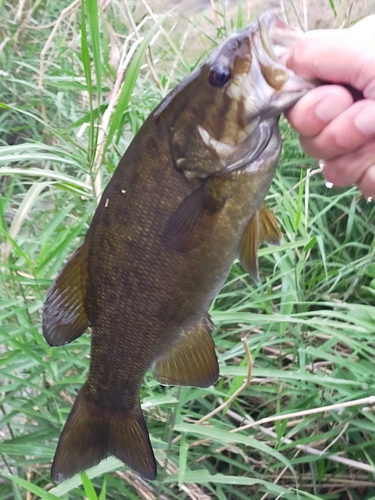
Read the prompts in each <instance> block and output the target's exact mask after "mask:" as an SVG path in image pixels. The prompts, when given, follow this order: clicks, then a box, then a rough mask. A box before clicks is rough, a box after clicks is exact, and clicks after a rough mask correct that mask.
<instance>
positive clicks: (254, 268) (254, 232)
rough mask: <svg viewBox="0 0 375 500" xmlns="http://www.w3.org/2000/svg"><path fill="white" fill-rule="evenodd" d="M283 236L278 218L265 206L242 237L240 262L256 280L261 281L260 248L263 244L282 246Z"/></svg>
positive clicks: (253, 218)
mask: <svg viewBox="0 0 375 500" xmlns="http://www.w3.org/2000/svg"><path fill="white" fill-rule="evenodd" d="M281 240H282V234H281V231H280V229H279V226H278V223H277V220H276V217H275V216H274V214H273V213H272V212H271V210H270V209H269V208H267V207H266V206H265V205H263V206H262V207H261V208H260V209H259V210H257V211H256V212H255V214H254V215H253V217H252V218H251V219H250V221H249V223H248V225H247V228H246V230H245V232H244V235H243V237H242V241H241V246H240V255H239V258H240V262H241V264H242V267H243V268H244V269H245V271H247V272H248V273H249V274H250V275H251V276H252V277H253V278H254V279H255V280H259V264H258V248H259V245H260V244H261V243H270V244H271V245H280V243H281Z"/></svg>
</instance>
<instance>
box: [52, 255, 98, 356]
mask: <svg viewBox="0 0 375 500" xmlns="http://www.w3.org/2000/svg"><path fill="white" fill-rule="evenodd" d="M86 289H87V271H86V257H85V251H84V247H80V248H79V249H78V250H77V251H76V252H75V253H74V254H73V256H72V257H71V259H70V260H69V261H68V263H67V264H66V265H65V267H64V268H63V270H62V271H61V273H60V274H59V275H58V276H57V278H56V279H55V281H54V282H53V284H52V286H51V288H50V290H49V292H48V295H47V300H46V302H45V304H44V308H43V319H42V325H43V335H44V338H45V339H46V341H47V342H48V344H49V345H50V346H58V345H63V344H68V343H69V342H71V341H72V340H74V339H76V338H77V337H79V336H80V335H81V334H82V333H83V332H84V331H85V330H86V329H87V327H88V326H89V322H88V319H87V315H86V312H85V300H86Z"/></svg>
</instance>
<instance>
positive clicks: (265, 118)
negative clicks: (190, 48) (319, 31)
mask: <svg viewBox="0 0 375 500" xmlns="http://www.w3.org/2000/svg"><path fill="white" fill-rule="evenodd" d="M298 36H299V32H298V30H296V29H295V28H292V27H290V26H289V25H287V24H286V23H284V22H283V21H282V20H281V19H280V18H279V17H278V16H277V15H276V14H275V13H274V12H273V11H266V12H264V13H263V14H262V15H261V16H260V17H259V18H258V20H257V21H256V22H255V23H253V24H251V25H250V26H247V27H246V28H244V29H242V30H241V31H239V32H238V33H235V34H234V35H232V36H230V37H229V38H228V39H227V40H226V41H225V42H224V43H222V44H221V45H220V46H219V47H218V48H217V49H216V50H215V51H214V52H213V53H212V55H211V56H210V57H209V58H208V59H207V60H206V61H205V62H204V63H203V64H202V65H201V66H200V67H199V68H198V69H197V70H196V71H195V72H194V73H193V74H192V75H191V77H190V78H188V80H187V83H186V85H185V86H184V83H183V84H182V86H181V89H180V91H181V99H182V100H184V102H185V104H186V106H185V108H183V109H180V110H179V113H178V117H177V119H176V121H175V123H174V126H173V128H172V134H173V138H172V152H173V156H174V158H175V165H176V167H177V169H180V170H182V171H183V172H184V173H185V175H186V176H187V177H198V178H206V177H208V176H210V175H213V174H218V173H223V172H225V173H227V172H229V171H233V170H236V169H238V168H242V167H244V166H247V165H249V163H251V161H253V160H254V159H257V158H258V157H259V154H261V152H262V151H263V150H264V148H266V147H267V145H268V143H269V141H270V138H271V137H272V135H273V134H274V131H275V124H276V123H277V120H278V117H279V116H280V114H281V113H282V112H283V111H285V110H286V109H288V108H289V107H291V106H292V105H293V104H295V103H296V102H297V101H298V99H300V98H301V97H302V96H303V95H304V94H305V93H306V92H308V90H310V89H312V88H313V87H314V86H315V85H316V84H315V82H312V81H309V80H307V79H306V78H303V77H301V76H298V75H296V74H295V73H294V72H293V71H291V70H290V69H289V68H287V67H286V65H285V64H284V63H283V62H282V56H283V55H284V54H285V51H286V50H287V49H288V47H289V46H290V45H291V44H292V43H293V41H294V40H295V39H296V37H298ZM177 91H178V89H177ZM182 96H183V97H182ZM276 128H277V127H276ZM278 146H279V144H276V141H275V146H274V147H275V148H276V147H278Z"/></svg>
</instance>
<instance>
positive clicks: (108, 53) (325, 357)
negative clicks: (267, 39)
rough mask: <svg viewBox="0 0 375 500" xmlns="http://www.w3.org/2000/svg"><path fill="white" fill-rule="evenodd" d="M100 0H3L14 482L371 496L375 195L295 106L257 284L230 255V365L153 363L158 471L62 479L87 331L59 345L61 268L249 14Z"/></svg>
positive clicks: (0, 386) (4, 324)
mask: <svg viewBox="0 0 375 500" xmlns="http://www.w3.org/2000/svg"><path fill="white" fill-rule="evenodd" d="M100 5H101V6H97V4H96V3H95V2H93V1H89V0H86V1H84V2H82V4H81V3H80V2H79V1H78V0H76V1H74V2H72V3H69V2H68V1H65V2H60V3H58V2H53V1H47V0H40V1H39V2H31V1H28V0H26V1H25V2H23V1H19V2H11V1H7V0H3V2H2V3H0V32H1V34H2V38H3V42H1V41H0V46H1V50H0V68H1V69H0V77H1V80H0V103H1V104H0V106H1V111H0V183H1V184H0V235H1V236H0V242H1V259H2V260H1V273H0V286H1V295H0V325H1V326H0V374H1V379H0V415H1V417H0V500H10V499H15V500H21V499H25V500H31V499H34V498H35V499H38V498H41V499H54V498H63V499H69V500H73V499H74V500H76V499H80V498H88V499H90V500H94V499H98V500H104V499H111V500H112V499H113V500H115V499H116V500H117V499H124V498H125V499H131V500H133V499H156V498H160V499H168V500H170V499H203V500H205V499H208V498H215V499H216V498H217V499H219V500H224V499H230V500H232V499H233V500H234V499H235V500H237V499H239V500H240V499H248V498H252V499H259V500H264V499H266V498H267V499H269V498H281V497H282V498H286V499H297V498H310V499H327V500H331V499H332V500H334V499H340V500H341V499H371V498H375V478H374V473H375V467H374V461H375V451H374V444H375V415H374V406H373V404H374V399H373V394H374V391H375V375H374V359H375V342H374V340H373V336H374V331H375V309H374V307H373V303H374V296H375V263H374V254H375V239H374V235H375V232H374V225H373V220H374V215H375V209H374V207H373V206H372V205H371V204H367V203H366V201H365V200H364V199H363V198H361V197H360V196H359V194H358V192H357V191H356V189H354V188H352V189H346V190H338V189H327V188H326V187H325V185H324V182H323V180H322V177H321V175H320V174H319V173H318V172H317V166H316V163H315V161H313V160H312V159H309V158H306V157H305V156H304V155H303V154H302V152H301V150H300V148H299V145H298V140H297V138H296V136H295V134H294V133H293V132H292V131H291V130H290V129H289V128H288V126H287V125H286V123H284V122H283V123H282V133H283V138H284V152H283V157H282V160H281V162H280V166H279V169H278V172H277V175H276V178H275V180H274V182H273V185H272V188H271V190H270V193H269V196H268V199H267V203H268V205H269V206H270V207H272V208H273V210H274V211H275V213H276V215H277V217H278V219H279V222H280V226H281V228H282V231H283V234H284V242H283V243H282V245H281V246H280V247H278V248H270V247H266V248H262V249H261V250H260V267H261V277H262V279H261V282H260V283H259V284H254V283H253V281H252V280H251V279H250V278H249V277H248V276H247V275H246V274H245V273H244V271H243V270H242V268H241V266H240V265H239V264H238V263H236V264H235V265H234V266H233V269H232V272H231V274H230V277H229V278H228V281H227V283H226V285H225V286H224V288H223V289H222V291H221V292H220V294H219V295H218V297H217V298H216V300H215V302H214V304H213V307H212V311H211V314H212V316H213V319H214V321H215V323H216V325H217V330H216V332H215V334H214V337H215V343H216V346H217V351H218V356H219V362H220V373H221V376H220V379H219V381H218V383H217V384H216V385H215V387H211V388H209V389H194V388H175V387H169V388H166V387H162V386H160V385H158V384H157V383H156V382H155V381H154V380H153V379H152V377H151V375H150V374H147V376H146V378H145V384H144V387H143V388H142V394H141V400H142V405H143V409H144V413H145V415H146V418H147V422H148V427H149V431H150V434H151V440H152V444H153V447H154V449H155V453H156V457H157V460H158V462H159V475H158V480H157V481H155V482H152V483H146V482H144V481H142V480H141V479H140V478H139V477H138V476H137V475H135V474H134V473H133V472H132V471H130V470H128V469H127V468H125V467H124V466H123V465H122V464H121V463H120V462H119V461H118V460H116V459H114V458H113V457H112V458H109V459H108V460H107V461H104V462H102V463H101V464H99V465H98V466H96V467H94V468H93V469H91V470H89V471H87V472H86V474H82V475H79V476H75V477H74V478H72V479H70V480H68V481H66V482H64V483H61V484H59V485H57V486H56V485H53V484H52V483H51V480H50V476H49V468H50V463H51V459H52V457H53V454H54V450H55V447H56V442H57V438H58V436H59V433H60V431H61V429H62V425H63V423H64V422H65V420H66V417H67V415H68V413H69V411H70V408H71V405H72V402H73V400H74V397H75V394H76V392H77V390H78V388H79V387H80V386H81V384H82V383H83V382H84V380H85V377H86V373H87V367H88V355H89V342H90V339H89V336H88V335H84V336H83V337H81V338H79V339H77V340H76V341H74V342H73V343H72V344H70V345H68V346H66V347H61V348H58V349H51V348H49V347H48V346H47V345H46V343H45V341H44V339H43V337H42V336H41V328H40V314H41V309H42V305H43V301H44V299H45V296H46V291H47V289H48V286H49V285H50V284H51V281H52V279H53V277H54V276H55V275H56V273H57V272H58V271H59V270H60V269H61V267H62V265H63V263H64V262H65V260H66V258H67V257H68V256H69V255H70V254H71V253H72V252H73V251H74V249H75V248H76V247H77V246H78V245H79V243H80V242H81V241H82V238H83V236H84V234H85V232H86V230H87V227H88V224H89V223H90V220H91V216H92V213H93V211H94V209H95V203H96V197H97V195H98V194H99V193H100V192H101V190H102V189H103V186H104V185H105V184H106V182H107V180H108V179H109V177H110V175H111V173H112V172H113V170H114V168H115V167H116V165H117V163H118V161H119V158H120V157H121V154H122V153H123V151H124V150H125V149H126V147H127V145H128V144H129V142H130V140H131V138H132V136H133V135H134V134H135V133H136V131H137V130H138V128H139V126H140V124H141V123H142V122H143V120H144V119H145V117H146V116H147V115H148V113H149V112H150V111H151V110H152V109H153V108H154V107H155V105H156V104H157V103H158V102H159V101H160V99H161V98H162V97H163V96H164V95H165V94H166V93H167V91H168V90H170V89H171V88H172V87H173V86H174V85H175V84H176V83H177V81H180V80H181V79H182V78H183V76H185V75H186V74H187V73H188V72H189V71H190V70H191V69H192V68H193V67H194V65H195V64H196V62H197V61H199V60H201V59H202V58H203V57H204V56H205V54H207V53H208V52H209V51H210V49H211V48H212V47H213V45H214V43H215V40H221V39H223V38H225V36H226V35H227V34H228V33H230V32H232V31H235V30H236V29H237V28H239V27H241V26H242V25H243V24H246V23H247V22H248V20H249V9H248V5H247V4H245V2H244V3H242V2H240V3H239V4H238V6H237V7H236V8H235V9H234V10H228V11H227V12H224V11H223V5H224V4H221V3H219V2H217V3H214V4H213V7H214V9H213V8H210V9H208V10H207V11H206V12H205V13H195V17H194V19H192V21H191V22H189V23H188V22H185V21H184V20H183V19H182V20H181V19H180V20H179V22H178V23H177V17H176V15H175V14H174V13H173V12H170V13H169V14H167V15H166V14H163V15H155V14H154V11H153V10H148V6H147V4H144V3H140V4H139V5H138V4H137V6H134V5H133V6H132V4H130V3H127V2H126V3H125V4H124V3H120V2H119V1H117V0H112V1H109V2H106V3H105V4H104V3H103V4H100ZM303 6H304V7H306V4H305V3H304V4H303ZM294 7H295V10H296V12H297V14H298V15H299V18H300V19H301V20H303V19H306V12H305V11H304V9H303V8H302V9H300V10H299V8H298V5H295V6H294ZM349 7H350V6H349V2H346V3H345V2H338V1H335V2H333V1H328V0H327V16H331V17H333V11H335V12H336V13H337V18H336V20H335V23H336V24H335V25H336V26H338V25H340V24H341V23H342V22H346V23H348V22H350V19H349V20H348V15H349V10H350V9H349ZM340 13H341V15H342V18H339V15H340ZM252 15H253V16H254V15H255V11H254V12H252ZM308 15H309V11H308V10H307V18H308V21H309V22H310V27H312V26H311V24H313V19H312V18H309V17H308ZM355 15H360V13H359V14H358V13H357V14H355ZM290 16H293V10H290ZM176 23H177V24H176ZM172 28H174V30H172ZM52 29H53V31H52V32H51V30H52ZM97 33H100V37H98V36H97ZM195 40H197V41H196V42H195ZM150 43H151V44H152V50H151V52H150V51H149V49H148V47H149V44H150ZM129 53H130V54H131V55H132V57H131V58H129V57H128V54H129ZM241 339H245V340H242V341H241ZM248 351H250V353H251V355H250V354H249V352H248ZM250 375H251V383H250V384H245V383H244V381H246V378H248V377H249V376H250ZM225 403H227V404H225ZM282 415H285V416H284V417H280V416H282Z"/></svg>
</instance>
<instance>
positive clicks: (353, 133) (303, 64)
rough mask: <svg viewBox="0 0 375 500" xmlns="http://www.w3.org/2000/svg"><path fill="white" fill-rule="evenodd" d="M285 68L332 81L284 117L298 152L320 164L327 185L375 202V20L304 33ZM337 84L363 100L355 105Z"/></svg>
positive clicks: (348, 93) (299, 102) (298, 103)
mask: <svg viewBox="0 0 375 500" xmlns="http://www.w3.org/2000/svg"><path fill="white" fill-rule="evenodd" d="M286 64H287V66H288V67H289V68H291V69H292V70H293V71H295V72H296V73H298V74H300V75H303V76H306V77H308V78H318V79H320V80H323V81H326V82H332V84H331V85H322V86H320V87H317V88H315V89H314V90H311V91H310V92H309V93H308V94H307V95H305V96H304V97H303V98H302V99H301V100H300V101H298V102H297V104H296V105H295V106H294V107H293V108H292V109H291V110H289V111H288V113H287V114H286V115H287V118H288V120H289V121H290V123H291V125H292V126H293V127H294V128H295V129H296V130H297V131H298V132H299V134H300V141H301V145H302V147H303V149H304V150H305V151H306V153H307V154H309V155H310V156H313V157H315V158H320V159H322V160H324V170H323V173H324V176H325V178H326V179H327V180H328V181H330V182H332V183H333V184H334V185H336V186H348V185H351V184H356V185H357V186H358V187H359V189H360V190H361V191H362V192H363V194H364V195H365V196H366V197H374V198H375V15H373V16H369V17H367V18H365V19H363V20H362V21H360V22H359V23H357V24H355V25H354V26H353V27H351V28H349V29H340V30H317V31H310V32H307V33H304V34H303V35H302V36H301V38H299V39H297V40H296V43H295V44H294V46H293V47H292V48H291V51H290V53H289V55H288V57H287V59H286ZM339 84H347V85H350V86H352V87H353V88H354V89H357V90H358V91H360V92H361V93H362V94H363V97H364V98H363V99H361V100H358V101H356V102H355V100H354V98H353V96H352V94H351V93H350V92H349V90H347V89H346V88H345V87H343V86H341V85H339Z"/></svg>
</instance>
